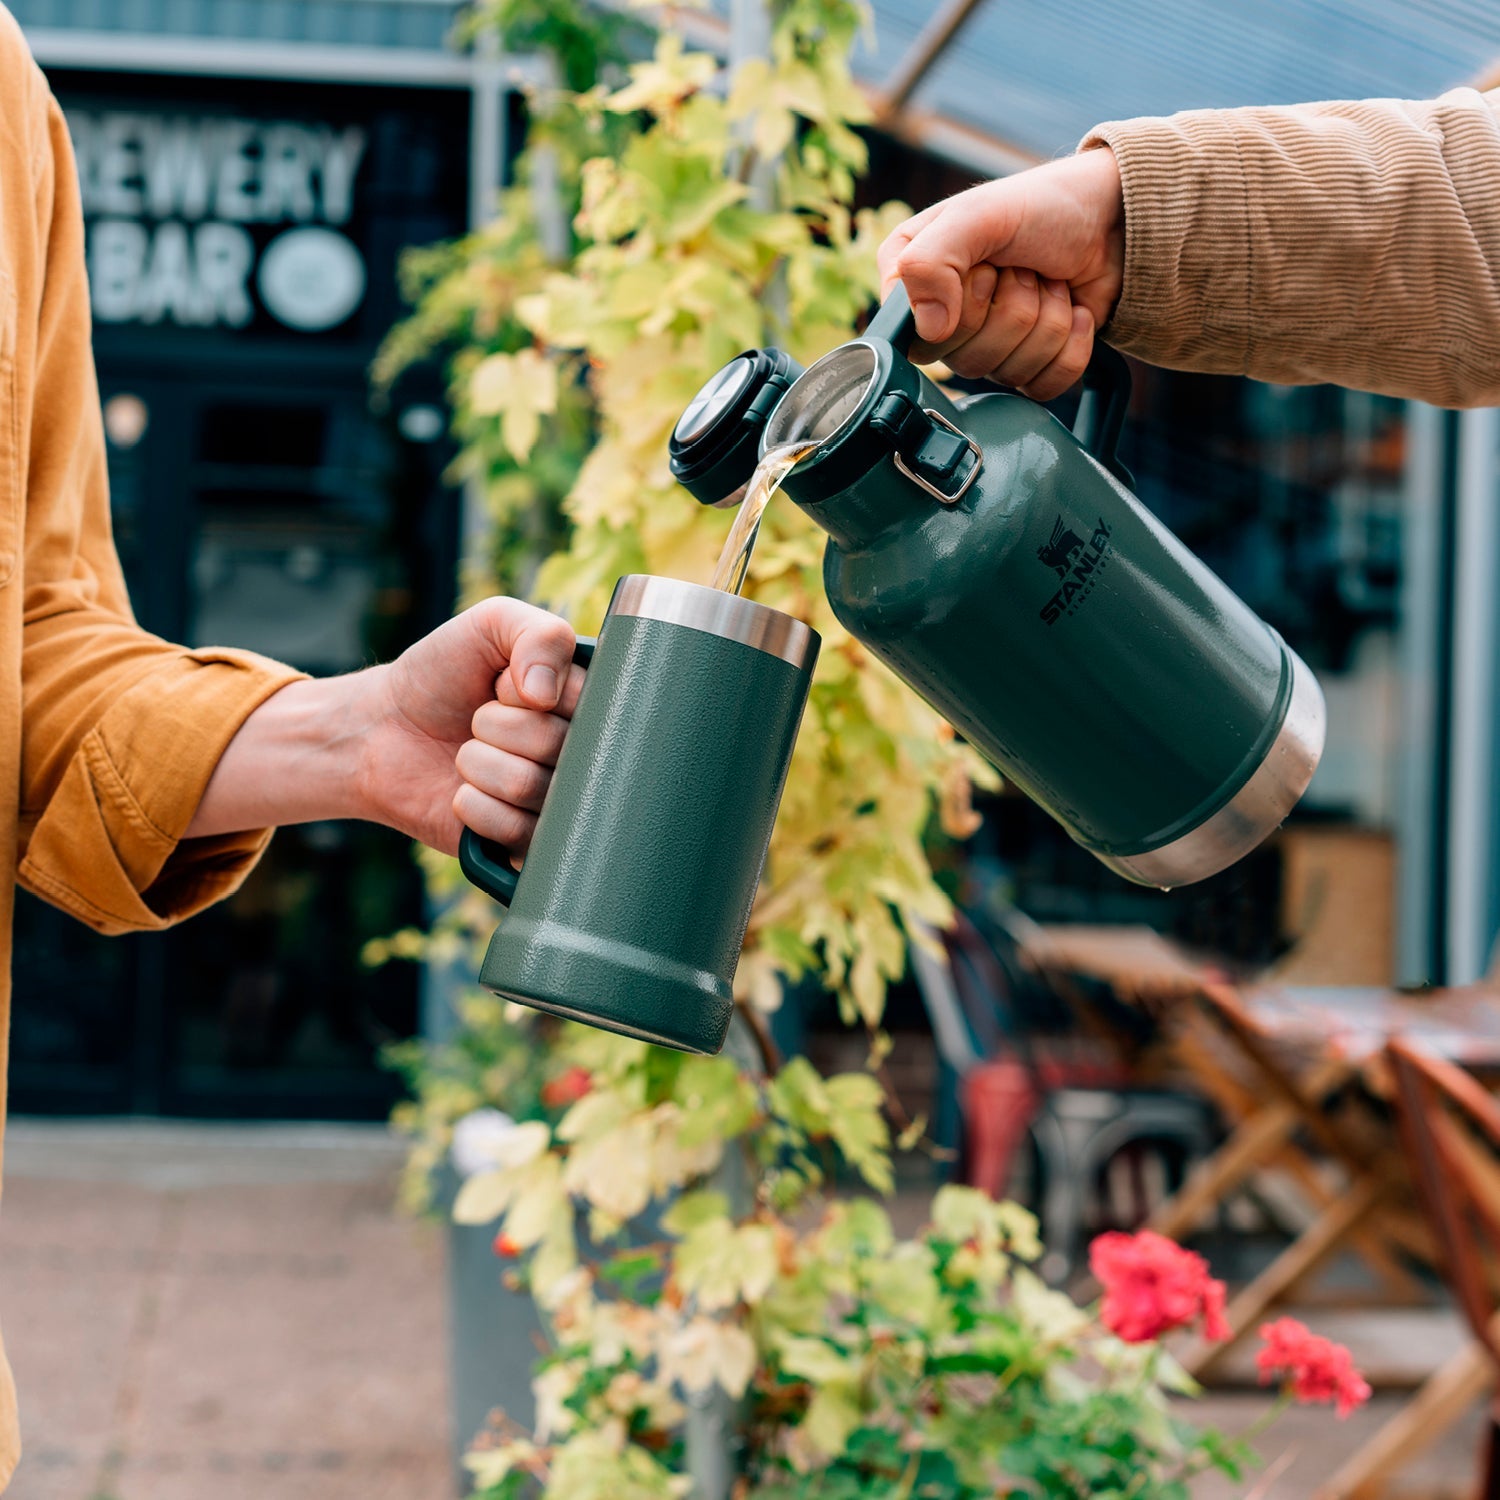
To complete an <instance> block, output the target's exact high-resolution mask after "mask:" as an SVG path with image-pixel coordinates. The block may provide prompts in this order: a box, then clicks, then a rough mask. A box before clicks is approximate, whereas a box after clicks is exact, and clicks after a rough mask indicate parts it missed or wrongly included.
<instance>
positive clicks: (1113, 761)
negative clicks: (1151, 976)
mask: <svg viewBox="0 0 1500 1500" xmlns="http://www.w3.org/2000/svg"><path fill="white" fill-rule="evenodd" d="M924 400H925V402H926V404H928V405H931V406H937V407H939V408H940V409H943V410H945V411H946V412H947V413H950V414H951V415H952V416H953V418H954V420H956V421H957V423H958V424H959V426H960V427H962V428H963V429H964V430H965V431H966V432H967V433H969V435H971V436H972V437H974V438H975V439H976V440H977V441H978V442H979V443H980V445H981V446H982V447H983V449H984V453H985V461H984V470H983V472H982V474H981V475H980V477H979V479H978V481H977V482H976V484H975V485H974V488H973V489H972V490H970V492H969V493H968V495H966V496H965V497H964V499H963V500H962V501H961V502H959V504H957V505H955V506H952V507H947V506H942V505H939V504H938V503H937V502H936V501H934V500H932V499H931V498H930V497H928V496H927V495H925V494H924V493H922V491H920V490H919V489H918V488H917V487H916V486H915V485H913V484H912V483H911V482H910V481H908V480H906V479H905V478H903V477H902V476H901V475H900V474H899V473H898V471H897V470H896V468H895V465H894V463H892V462H891V461H890V460H889V459H887V460H886V461H885V462H883V463H882V464H881V465H880V466H879V468H877V469H876V470H874V471H873V472H872V473H871V474H870V475H869V476H868V477H867V478H866V479H864V480H863V481H862V482H861V483H860V484H858V485H856V486H852V487H851V488H850V489H849V490H847V491H845V492H844V493H842V494H840V495H836V496H833V497H831V498H829V499H826V500H822V501H819V502H817V503H811V504H807V505H806V506H805V507H804V508H805V509H806V510H807V512H808V514H809V515H811V516H812V517H814V519H816V520H817V521H818V522H819V523H820V524H821V525H823V526H824V527H826V528H827V529H828V530H829V531H830V532H831V533H832V534H833V537H834V541H832V542H831V543H830V545H829V549H828V552H827V555H826V557H825V560H824V582H825V584H826V587H827V589H828V597H829V600H830V602H831V603H832V604H833V607H834V610H835V612H836V613H837V615H838V617H839V619H840V620H841V621H842V622H843V623H844V624H845V625H846V626H847V627H848V628H849V630H850V631H852V632H853V634H854V635H856V636H857V637H858V638H859V639H860V640H862V641H864V642H865V643H866V644H867V645H868V646H869V647H870V648H871V649H872V650H873V651H874V652H875V653H876V654H877V655H878V656H880V657H881V658H882V659H883V660H884V661H886V662H887V663H888V664H889V665H890V666H891V667H892V668H893V669H894V670H895V671H896V672H897V673H898V674H899V675H900V676H901V677H903V678H905V679H906V681H907V682H909V683H910V684H911V685H912V686H913V687H914V688H915V689H916V690H917V691H918V692H919V693H920V694H921V695H922V696H923V697H924V698H926V699H927V701H928V702H929V703H931V704H933V705H934V707H936V708H937V709H939V710H940V711H941V712H942V713H943V714H944V715H946V716H947V717H948V718H949V719H950V720H951V721H952V723H953V724H954V725H955V727H957V728H958V729H959V730H960V731H961V732H962V733H963V734H964V735H965V736H966V737H967V738H968V739H969V740H970V741H972V743H973V744H975V745H976V746H977V747H978V748H979V749H980V750H981V751H983V753H984V754H985V755H986V756H987V757H988V758H989V759H990V760H992V761H993V762H994V763H995V765H996V766H998V767H999V769H1000V770H1001V771H1003V772H1004V773H1005V774H1006V776H1007V777H1009V778H1010V780H1011V781H1013V782H1014V783H1015V784H1016V785H1018V786H1019V787H1020V788H1021V789H1022V790H1023V791H1024V792H1026V793H1027V795H1029V796H1030V797H1032V798H1033V799H1034V800H1035V801H1037V802H1039V803H1040V804H1041V805H1042V806H1043V807H1045V808H1046V809H1047V810H1048V811H1049V812H1050V813H1052V814H1053V816H1054V817H1057V818H1058V819H1059V820H1060V821H1062V822H1063V823H1064V824H1065V825H1066V826H1067V827H1068V828H1069V831H1070V832H1072V833H1073V835H1074V837H1076V838H1078V839H1079V841H1080V842H1082V843H1084V844H1086V845H1087V846H1089V847H1091V848H1095V849H1098V850H1100V851H1101V852H1103V853H1107V854H1114V855H1128V854H1133V853H1139V852H1141V851H1143V850H1146V849H1152V848H1156V847H1159V846H1160V845H1162V844H1164V843H1167V842H1169V841H1170V840H1171V839H1173V838H1176V837H1178V836H1179V835H1181V834H1183V833H1186V832H1187V831H1189V830H1190V829H1192V828H1194V827H1196V826H1197V825H1198V824H1199V823H1201V822H1202V821H1203V820H1204V819H1205V818H1207V817H1209V816H1210V815H1211V814H1212V813H1214V812H1215V811H1217V810H1218V808H1220V807H1221V806H1223V804H1224V803H1226V802H1227V801H1228V800H1229V799H1230V798H1231V797H1232V796H1233V795H1234V794H1235V792H1237V791H1238V790H1239V789H1240V787H1241V786H1243V784H1244V783H1245V781H1246V780H1247V779H1248V778H1249V776H1250V774H1251V773H1252V772H1253V770H1254V769H1255V767H1256V766H1257V765H1258V764H1259V763H1260V760H1261V759H1262V757H1263V755H1264V754H1265V751H1266V749H1267V747H1268V746H1269V745H1270V743H1271V741H1272V739H1273V738H1274V737H1275V734H1276V731H1277V730H1278V728H1279V727H1280V724H1281V721H1282V719H1283V717H1284V716H1285V712H1286V705H1287V701H1288V698H1289V695H1290V689H1291V678H1290V663H1289V660H1288V657H1287V653H1286V651H1285V648H1284V647H1283V646H1282V644H1281V641H1280V639H1279V637H1277V636H1276V635H1275V634H1274V632H1272V631H1271V630H1270V628H1269V627H1268V626H1267V625H1265V624H1264V622H1262V621H1261V620H1260V619H1258V618H1257V617H1256V616H1255V615H1254V614H1253V613H1251V611H1250V610H1249V609H1247V608H1246V607H1245V605H1244V604H1242V603H1241V602H1240V600H1239V599H1237V598H1236V597H1235V596H1234V595H1233V594H1232V593H1231V592H1230V591H1229V589H1228V588H1227V587H1226V586H1225V585H1224V584H1223V583H1221V582H1220V581H1219V579H1218V578H1216V577H1215V576H1214V575H1213V574H1212V573H1211V572H1209V570H1208V569H1207V568H1206V567H1205V566H1204V565H1203V564H1202V563H1201V562H1200V561H1199V560H1198V559H1197V558H1196V557H1194V556H1193V554H1192V553H1190V552H1189V551H1188V550H1187V549H1186V548H1185V547H1184V546H1183V545H1182V544H1181V543H1180V542H1179V541H1177V539H1176V538H1175V537H1173V536H1172V535H1171V534H1170V533H1169V532H1168V531H1166V530H1165V528H1164V527H1162V525H1161V524H1160V523H1159V522H1158V521H1157V520H1156V519H1155V518H1154V517H1153V516H1152V515H1151V514H1150V513H1149V512H1148V511H1147V510H1146V509H1145V508H1144V507H1143V506H1142V505H1141V504H1140V503H1139V501H1137V500H1136V499H1135V498H1134V496H1132V495H1131V494H1130V493H1129V492H1128V491H1127V490H1125V489H1124V488H1123V487H1122V486H1121V485H1120V484H1119V483H1118V482H1117V481H1116V480H1115V479H1114V478H1113V477H1112V476H1110V475H1109V474H1107V473H1106V472H1105V471H1104V470H1103V469H1102V468H1101V467H1100V466H1099V465H1098V464H1097V463H1095V462H1094V460H1093V459H1092V458H1090V457H1089V455H1088V454H1087V453H1086V452H1085V451H1084V450H1083V449H1082V448H1081V447H1080V446H1079V445H1078V443H1077V442H1075V441H1074V439H1073V437H1072V435H1071V434H1070V433H1069V432H1068V431H1067V429H1066V428H1064V427H1063V426H1062V425H1061V424H1060V423H1059V422H1057V421H1056V420H1055V419H1054V418H1053V417H1052V416H1051V415H1050V414H1049V413H1047V412H1046V411H1045V410H1043V409H1042V408H1041V407H1039V406H1037V405H1035V404H1034V403H1033V402H1030V401H1027V400H1026V399H1025V398H1024V397H1021V396H1011V395H993V396H981V397H977V398H975V399H973V400H972V401H969V402H967V403H963V404H962V405H961V406H960V407H959V408H954V407H953V406H950V405H949V404H948V403H947V402H945V401H944V400H943V398H942V397H941V396H940V395H939V394H938V392H937V391H936V390H935V389H933V388H932V387H931V386H925V389H924ZM852 440H853V441H859V440H860V435H859V434H858V433H857V432H856V433H855V435H854V437H853V439H852ZM789 489H792V490H794V485H789ZM1075 542H1076V543H1077V545H1076V546H1075V545H1074V543H1075ZM1100 542H1102V543H1103V545H1102V547H1101V546H1098V545H1096V543H1100ZM1042 553H1046V554H1048V558H1049V559H1051V560H1044V558H1043V557H1042V556H1041V555H1040V554H1042ZM1069 585H1075V586H1076V587H1074V588H1073V590H1072V592H1071V593H1070V594H1068V595H1067V596H1066V597H1065V598H1064V599H1063V601H1062V604H1063V608H1061V609H1058V610H1057V611H1056V618H1054V619H1052V620H1051V621H1050V622H1049V621H1048V619H1047V618H1046V615H1047V614H1049V613H1053V612H1054V601H1056V600H1058V599H1059V594H1060V592H1061V591H1065V590H1066V589H1067V588H1068V586H1069Z"/></svg>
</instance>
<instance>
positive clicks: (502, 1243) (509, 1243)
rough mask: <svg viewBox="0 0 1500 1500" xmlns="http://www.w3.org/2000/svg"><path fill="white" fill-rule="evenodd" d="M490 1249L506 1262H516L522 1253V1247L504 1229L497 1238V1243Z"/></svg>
mask: <svg viewBox="0 0 1500 1500" xmlns="http://www.w3.org/2000/svg"><path fill="white" fill-rule="evenodd" d="M490 1248H491V1249H492V1250H493V1251H494V1252H495V1254H496V1255H500V1256H503V1257H504V1258H505V1259H506V1260H514V1259H515V1258H516V1256H518V1255H519V1254H520V1253H521V1247H520V1246H519V1245H518V1244H517V1243H516V1242H515V1241H514V1240H513V1239H511V1237H510V1236H509V1235H508V1234H507V1233H506V1232H505V1231H504V1230H503V1229H502V1230H501V1231H500V1233H499V1234H497V1235H496V1236H495V1243H494V1244H493V1245H492V1246H491V1247H490Z"/></svg>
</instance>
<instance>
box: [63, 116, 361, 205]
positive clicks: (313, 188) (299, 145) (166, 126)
mask: <svg viewBox="0 0 1500 1500" xmlns="http://www.w3.org/2000/svg"><path fill="white" fill-rule="evenodd" d="M68 126H69V128H70V129H71V130H72V133H73V149H74V151H75V152H76V153H77V156H78V185H79V191H80V192H81V193H82V195H83V211H84V213H85V214H86V215H90V216H92V215H94V214H109V215H112V216H113V217H115V218H122V219H129V218H138V217H140V216H141V215H142V214H150V215H151V216H152V217H153V218H157V219H167V218H177V219H184V220H187V221H189V222H191V221H192V220H194V219H202V218H207V217H209V216H210V215H212V217H214V218H216V219H227V220H229V221H230V222H231V223H236V224H251V223H262V224H281V223H286V222H288V221H290V222H292V223H296V224H312V223H319V224H346V223H348V221H349V215H350V214H351V213H352V212H353V208H354V178H355V174H356V173H357V172H358V171H359V165H360V163H361V161H363V160H364V154H365V145H366V141H365V133H364V131H363V130H361V129H359V127H358V126H354V125H350V126H346V127H343V128H335V127H334V126H331V125H300V124H297V123H295V122H293V121H273V122H261V121H256V120H235V119H220V118H217V117H213V116H207V117H202V118H196V117H187V116H180V115H179V116H173V115H151V114H134V113H126V112H123V111H114V112H110V113H106V114H92V113H89V112H87V111H83V110H70V111H69V113H68Z"/></svg>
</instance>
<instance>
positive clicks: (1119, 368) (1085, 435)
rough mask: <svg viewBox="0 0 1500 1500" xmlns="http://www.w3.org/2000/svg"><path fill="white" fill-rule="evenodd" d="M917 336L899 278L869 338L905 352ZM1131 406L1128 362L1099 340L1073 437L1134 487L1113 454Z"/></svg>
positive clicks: (1087, 372)
mask: <svg viewBox="0 0 1500 1500" xmlns="http://www.w3.org/2000/svg"><path fill="white" fill-rule="evenodd" d="M916 336H917V319H916V315H915V314H914V313H913V312H912V310H911V298H910V297H908V296H907V295H906V287H905V286H904V285H903V284H902V283H901V282H899V281H898V282H897V283H896V284H895V285H894V286H893V287H892V288H891V294H890V296H888V297H887V298H886V299H885V301H884V302H882V303H881V304H880V310H879V311H878V312H877V313H876V314H875V316H874V317H873V318H871V319H870V324H869V327H868V328H866V329H865V337H866V338H876V339H885V340H886V342H887V343H889V344H890V345H891V346H892V348H894V349H895V350H896V352H897V353H898V354H905V353H906V351H907V350H908V349H910V348H911V346H912V341H913V340H914V339H915V338H916ZM1129 408H1130V366H1129V365H1127V364H1126V363H1125V357H1124V356H1123V355H1122V354H1120V353H1119V352H1118V351H1117V350H1115V349H1111V348H1110V346H1109V345H1108V344H1105V343H1101V342H1100V341H1099V340H1098V339H1095V341H1094V352H1093V354H1092V356H1091V357H1090V359H1089V363H1088V368H1087V369H1086V370H1085V371H1084V372H1083V399H1082V400H1081V401H1080V402H1079V405H1078V416H1077V417H1076V418H1075V419H1074V422H1073V436H1074V437H1076V438H1077V439H1078V441H1079V442H1080V443H1082V444H1083V446H1084V447H1085V448H1087V449H1088V450H1089V452H1090V453H1092V454H1093V455H1094V457H1095V458H1097V459H1098V460H1099V462H1100V463H1101V464H1103V465H1104V467H1105V468H1106V469H1108V470H1109V471H1110V473H1111V474H1113V475H1114V476H1115V478H1116V479H1118V480H1120V482H1121V483H1122V484H1125V485H1129V486H1134V484H1135V480H1134V479H1132V478H1131V475H1130V470H1129V469H1127V468H1126V467H1125V465H1124V464H1122V463H1121V462H1120V459H1119V455H1118V454H1117V453H1116V452H1115V449H1116V448H1117V447H1118V446H1119V442H1120V433H1121V432H1122V431H1123V430H1124V427H1125V414H1126V412H1127V411H1128V410H1129Z"/></svg>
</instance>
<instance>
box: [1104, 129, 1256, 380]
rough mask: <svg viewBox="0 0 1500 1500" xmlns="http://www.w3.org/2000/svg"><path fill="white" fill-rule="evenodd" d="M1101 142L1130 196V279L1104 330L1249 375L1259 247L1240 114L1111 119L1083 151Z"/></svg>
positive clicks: (1190, 363)
mask: <svg viewBox="0 0 1500 1500" xmlns="http://www.w3.org/2000/svg"><path fill="white" fill-rule="evenodd" d="M1100 146H1108V147H1109V148H1110V150H1111V151H1113V152H1114V155H1115V160H1116V162H1117V163H1118V164H1119V168H1120V185H1121V188H1122V190H1123V194H1124V200H1125V276H1124V282H1123V286H1122V289H1121V294H1120V300H1119V302H1118V303H1117V304H1116V305H1115V310H1114V313H1113V315H1112V316H1111V318H1110V321H1109V323H1108V325H1107V326H1106V327H1105V328H1104V329H1103V330H1102V332H1103V335H1104V337H1106V338H1107V339H1108V340H1109V342H1110V343H1111V344H1113V345H1114V346H1115V347H1116V348H1117V349H1121V350H1124V351H1125V352H1126V353H1127V354H1134V355H1137V356H1138V357H1139V358H1141V359H1144V360H1148V361H1150V362H1151V363H1153V364H1164V365H1174V366H1177V367H1180V368H1190V369H1196V370H1212V371H1216V372H1218V373H1221V374H1243V373H1245V371H1246V369H1247V368H1248V367H1249V364H1250V359H1251V327H1252V324H1251V299H1252V290H1253V289H1252V277H1253V274H1254V245H1253V243H1252V236H1251V226H1250V214H1249V211H1248V195H1247V192H1246V182H1245V175H1244V169H1243V163H1242V161H1241V158H1240V154H1239V151H1238V149H1237V144H1236V140H1235V133H1234V126H1233V120H1232V116H1231V115H1230V114H1229V113H1228V112H1227V111H1216V110H1198V111H1191V112H1188V113H1185V114H1179V115H1174V116H1172V117H1171V118H1170V119H1167V118H1154V117H1152V118H1144V119H1138V120H1116V121H1111V122H1109V123H1108V124H1104V125H1098V126H1096V127H1095V128H1094V129H1093V130H1091V131H1090V132H1089V133H1088V135H1087V136H1085V137H1084V140H1083V142H1082V144H1081V145H1080V146H1079V150H1080V151H1087V150H1091V149H1095V148H1097V147H1100Z"/></svg>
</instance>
